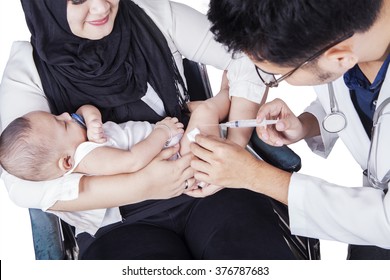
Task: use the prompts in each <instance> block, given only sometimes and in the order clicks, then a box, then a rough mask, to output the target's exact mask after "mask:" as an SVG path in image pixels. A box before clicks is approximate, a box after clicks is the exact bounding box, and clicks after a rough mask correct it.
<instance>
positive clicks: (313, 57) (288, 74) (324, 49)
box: [255, 33, 354, 88]
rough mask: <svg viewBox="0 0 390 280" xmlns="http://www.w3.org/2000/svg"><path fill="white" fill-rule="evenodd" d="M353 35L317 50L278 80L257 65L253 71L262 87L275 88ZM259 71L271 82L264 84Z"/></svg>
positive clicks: (351, 34) (350, 34)
mask: <svg viewBox="0 0 390 280" xmlns="http://www.w3.org/2000/svg"><path fill="white" fill-rule="evenodd" d="M353 35H354V33H349V34H347V35H346V36H343V37H341V38H340V39H338V40H336V41H334V42H333V43H331V44H329V45H328V46H326V47H324V48H322V49H321V50H319V51H318V52H316V53H314V54H313V55H312V56H310V57H309V58H308V59H306V60H305V61H304V62H302V63H300V64H299V65H298V66H297V67H295V68H294V69H292V70H291V71H289V72H287V73H286V74H284V75H282V76H281V77H279V78H276V77H275V74H270V73H267V72H265V71H263V70H262V69H260V68H259V67H258V66H257V65H255V69H256V73H257V75H258V76H259V78H260V80H261V81H262V82H263V83H264V85H265V86H266V87H269V88H272V87H277V86H278V85H279V83H280V82H282V81H284V80H285V79H287V78H288V77H290V76H291V75H292V74H294V73H295V71H297V70H298V69H299V68H301V67H303V66H305V65H306V64H308V63H309V62H311V61H313V60H314V59H316V58H318V57H319V56H321V55H322V54H323V53H324V52H326V51H327V50H329V49H330V48H332V47H334V46H336V45H337V44H339V43H341V42H342V41H344V40H347V39H349V38H351V37H352V36H353ZM260 71H261V72H263V73H265V74H268V75H271V76H272V77H273V80H272V81H270V82H266V81H265V80H264V79H263V77H261V74H260Z"/></svg>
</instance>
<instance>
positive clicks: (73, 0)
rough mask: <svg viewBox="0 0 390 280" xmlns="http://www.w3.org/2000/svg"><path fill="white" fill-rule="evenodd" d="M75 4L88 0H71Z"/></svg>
mask: <svg viewBox="0 0 390 280" xmlns="http://www.w3.org/2000/svg"><path fill="white" fill-rule="evenodd" d="M70 1H71V2H72V4H73V5H80V4H83V3H84V2H86V1H87V0H70Z"/></svg>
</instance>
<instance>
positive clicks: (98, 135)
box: [76, 105, 107, 143]
mask: <svg viewBox="0 0 390 280" xmlns="http://www.w3.org/2000/svg"><path fill="white" fill-rule="evenodd" d="M76 113H77V114H79V115H81V116H82V117H83V118H84V121H85V125H86V126H87V137H88V140H89V141H92V142H96V143H104V142H106V141H107V138H106V136H105V135H104V131H103V122H102V114H101V113H100V111H99V109H98V108H96V107H95V106H93V105H83V106H81V107H80V108H79V109H78V110H77V111H76Z"/></svg>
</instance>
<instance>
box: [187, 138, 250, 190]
mask: <svg viewBox="0 0 390 280" xmlns="http://www.w3.org/2000/svg"><path fill="white" fill-rule="evenodd" d="M191 151H192V152H193V154H194V155H195V156H196V157H197V158H195V159H193V160H192V161H191V167H192V168H194V169H195V173H194V177H195V179H197V180H199V181H204V182H207V183H209V184H212V185H218V186H225V187H231V188H241V187H245V182H244V181H245V180H250V179H253V178H248V176H250V177H252V175H250V173H253V172H251V170H253V169H255V168H252V167H254V166H255V165H256V164H257V159H255V158H254V157H253V156H252V155H251V154H250V153H249V152H248V151H246V150H245V149H244V148H243V147H241V146H239V145H237V144H235V143H234V142H232V141H229V140H226V139H221V138H218V137H214V136H208V137H207V136H204V135H197V136H196V143H192V144H191ZM247 173H248V174H247Z"/></svg>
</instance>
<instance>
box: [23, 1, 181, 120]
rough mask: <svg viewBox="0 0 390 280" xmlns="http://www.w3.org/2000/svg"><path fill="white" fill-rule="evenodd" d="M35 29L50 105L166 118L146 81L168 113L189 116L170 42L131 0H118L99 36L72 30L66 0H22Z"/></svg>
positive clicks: (106, 116) (110, 115) (57, 109)
mask: <svg viewBox="0 0 390 280" xmlns="http://www.w3.org/2000/svg"><path fill="white" fill-rule="evenodd" d="M21 2H22V6H23V9H24V13H25V16H26V21H27V25H28V27H29V29H30V32H31V35H32V36H31V43H32V46H33V49H34V53H33V55H34V60H35V63H36V66H37V69H38V72H39V75H40V77H41V80H42V85H43V89H44V92H45V95H46V96H47V98H48V101H49V105H50V108H51V111H52V112H53V113H55V114H60V113H63V112H74V111H75V110H77V108H78V107H80V106H81V105H84V104H92V105H95V106H96V107H98V108H99V109H100V111H101V112H102V115H103V121H107V120H111V121H115V122H118V123H120V122H125V121H128V120H135V121H137V120H142V121H150V122H156V121H159V120H160V119H161V116H158V115H157V114H156V113H155V112H154V111H153V110H152V109H151V108H150V107H149V106H147V105H146V104H145V103H144V102H143V101H141V100H140V98H142V96H144V95H145V93H146V90H147V82H149V83H150V85H151V86H152V87H153V88H154V90H155V91H156V92H157V94H158V95H159V96H160V98H161V99H162V101H163V103H164V107H165V111H166V113H167V115H169V116H176V117H178V118H179V119H180V120H181V121H184V122H186V114H184V113H183V111H185V108H186V106H185V101H187V100H183V99H182V98H181V95H180V92H179V85H180V86H181V87H182V88H183V89H185V87H184V83H183V80H182V78H181V76H180V74H179V71H178V69H177V66H176V64H175V61H174V59H173V56H172V54H171V51H170V49H169V47H168V44H167V42H166V40H165V38H164V36H163V34H162V33H161V31H160V30H159V29H158V27H157V26H156V25H155V23H154V22H153V21H152V20H151V19H150V17H149V16H148V15H147V14H146V13H145V12H144V11H143V10H142V9H141V8H140V7H139V6H137V5H136V4H135V3H133V2H132V1H130V0H121V1H120V2H119V9H118V14H117V17H116V19H115V24H114V28H113V31H112V32H111V33H110V34H109V35H108V36H106V37H104V38H102V39H100V40H88V39H84V38H80V37H78V36H75V35H73V33H72V32H71V30H70V27H69V24H68V21H67V16H66V11H67V8H66V7H67V2H68V1H67V0H54V1H53V0H21Z"/></svg>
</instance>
